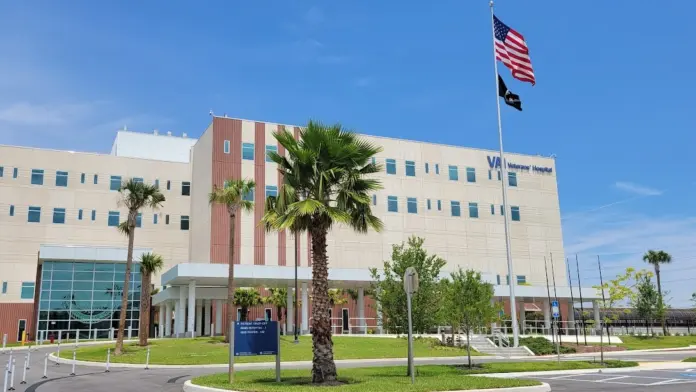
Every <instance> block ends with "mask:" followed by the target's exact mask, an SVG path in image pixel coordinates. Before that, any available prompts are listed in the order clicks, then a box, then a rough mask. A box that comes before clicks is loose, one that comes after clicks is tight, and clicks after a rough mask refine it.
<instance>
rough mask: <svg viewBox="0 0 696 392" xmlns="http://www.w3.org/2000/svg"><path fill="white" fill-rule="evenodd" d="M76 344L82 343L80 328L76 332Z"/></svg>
mask: <svg viewBox="0 0 696 392" xmlns="http://www.w3.org/2000/svg"><path fill="white" fill-rule="evenodd" d="M75 344H76V345H77V344H80V330H79V329H78V330H77V332H75Z"/></svg>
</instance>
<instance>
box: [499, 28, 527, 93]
mask: <svg viewBox="0 0 696 392" xmlns="http://www.w3.org/2000/svg"><path fill="white" fill-rule="evenodd" d="M493 27H494V30H495V40H494V41H495V58H496V59H497V60H500V61H502V62H503V64H505V66H506V67H508V68H510V70H511V71H512V76H513V77H515V78H516V79H519V80H521V81H523V82H530V83H531V84H532V85H534V83H536V80H535V79H534V70H533V69H532V61H531V60H530V58H529V48H527V43H526V42H524V37H523V36H522V34H520V33H518V32H517V31H515V30H513V29H511V28H510V27H508V26H507V25H506V24H505V23H503V22H501V21H500V19H498V17H497V16H493Z"/></svg>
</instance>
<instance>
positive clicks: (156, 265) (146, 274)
mask: <svg viewBox="0 0 696 392" xmlns="http://www.w3.org/2000/svg"><path fill="white" fill-rule="evenodd" d="M162 268H164V259H162V256H160V255H158V254H155V253H145V254H143V255H142V256H141V257H140V280H141V282H140V324H139V325H138V327H139V328H138V344H139V345H140V346H147V339H148V337H150V302H152V274H156V273H158V272H160V271H161V270H162ZM160 311H162V310H160Z"/></svg>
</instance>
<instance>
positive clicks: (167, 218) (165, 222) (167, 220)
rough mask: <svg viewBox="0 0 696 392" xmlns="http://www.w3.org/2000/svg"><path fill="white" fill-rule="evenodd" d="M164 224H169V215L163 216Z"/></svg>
mask: <svg viewBox="0 0 696 392" xmlns="http://www.w3.org/2000/svg"><path fill="white" fill-rule="evenodd" d="M164 224H165V225H168V224H169V214H167V215H165V216H164Z"/></svg>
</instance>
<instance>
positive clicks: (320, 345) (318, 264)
mask: <svg viewBox="0 0 696 392" xmlns="http://www.w3.org/2000/svg"><path fill="white" fill-rule="evenodd" d="M327 231H328V230H327V227H326V226H325V225H323V224H314V225H312V228H311V229H310V232H311V234H312V237H311V238H312V346H313V347H312V351H313V354H314V356H313V358H312V383H315V384H322V383H332V382H334V381H336V377H337V375H336V364H335V363H334V358H333V340H332V339H331V320H330V319H329V268H328V257H327V255H326V234H327Z"/></svg>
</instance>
